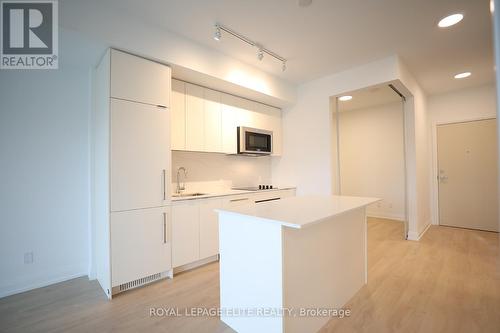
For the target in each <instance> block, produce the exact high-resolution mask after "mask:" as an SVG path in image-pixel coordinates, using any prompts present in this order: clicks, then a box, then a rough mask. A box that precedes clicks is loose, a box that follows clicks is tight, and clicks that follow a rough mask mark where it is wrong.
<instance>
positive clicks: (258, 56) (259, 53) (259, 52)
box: [257, 47, 264, 61]
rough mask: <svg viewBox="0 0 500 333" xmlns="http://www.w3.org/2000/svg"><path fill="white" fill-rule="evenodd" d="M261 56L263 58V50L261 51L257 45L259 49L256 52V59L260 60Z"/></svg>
mask: <svg viewBox="0 0 500 333" xmlns="http://www.w3.org/2000/svg"><path fill="white" fill-rule="evenodd" d="M262 58H264V52H263V51H262V48H261V47H259V51H258V52H257V59H259V60H260V61H262Z"/></svg>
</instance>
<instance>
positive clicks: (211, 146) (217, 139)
mask: <svg viewBox="0 0 500 333" xmlns="http://www.w3.org/2000/svg"><path fill="white" fill-rule="evenodd" d="M204 103H205V104H204V119H205V124H204V130H203V132H204V140H203V141H204V143H205V149H204V150H205V151H211V152H223V150H222V129H221V125H222V113H221V112H222V111H221V93H220V92H218V91H215V90H211V89H205V90H204Z"/></svg>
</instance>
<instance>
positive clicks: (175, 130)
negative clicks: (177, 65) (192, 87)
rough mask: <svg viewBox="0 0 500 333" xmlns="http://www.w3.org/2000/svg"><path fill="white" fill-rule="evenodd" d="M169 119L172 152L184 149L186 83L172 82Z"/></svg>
mask: <svg viewBox="0 0 500 333" xmlns="http://www.w3.org/2000/svg"><path fill="white" fill-rule="evenodd" d="M170 119H171V121H172V126H171V127H172V128H171V138H172V142H171V145H172V150H185V149H186V83H184V82H183V81H179V80H172V103H171V112H170Z"/></svg>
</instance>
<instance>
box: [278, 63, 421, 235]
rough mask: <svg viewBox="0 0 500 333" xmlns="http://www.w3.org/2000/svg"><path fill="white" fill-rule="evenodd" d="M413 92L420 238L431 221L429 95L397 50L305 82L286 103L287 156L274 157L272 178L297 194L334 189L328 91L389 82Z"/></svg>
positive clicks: (412, 172)
mask: <svg viewBox="0 0 500 333" xmlns="http://www.w3.org/2000/svg"><path fill="white" fill-rule="evenodd" d="M396 81H397V82H398V83H399V82H400V83H402V85H403V86H404V87H405V89H407V91H406V93H407V95H408V94H411V97H410V98H408V100H407V103H406V107H405V118H406V144H407V170H408V175H409V177H408V178H409V179H408V184H407V188H408V201H409V204H408V215H409V229H410V230H409V232H408V235H409V239H412V240H417V239H419V236H420V235H421V234H422V232H423V231H424V230H425V229H426V227H427V226H428V225H429V224H430V182H429V177H428V176H429V173H430V163H429V158H428V152H429V151H430V150H428V146H429V145H430V143H429V142H430V141H429V140H428V139H427V138H428V134H429V133H428V132H429V130H428V126H427V119H426V96H425V93H424V92H423V91H422V89H421V88H420V86H419V85H418V83H417V82H416V81H415V80H414V79H413V76H412V75H411V74H410V73H409V71H408V70H407V69H406V68H405V66H404V64H403V63H402V62H401V60H400V59H399V58H398V57H397V56H393V57H388V58H385V59H382V60H379V61H375V62H372V63H369V64H366V65H363V66H359V67H356V68H353V69H350V70H347V71H344V72H340V73H336V74H333V75H329V76H327V77H324V78H320V79H317V80H313V81H311V82H308V83H305V84H303V85H301V86H299V88H298V94H297V103H296V104H295V105H294V106H292V107H289V108H284V109H283V138H284V144H283V156H282V157H281V158H280V159H276V160H273V180H274V181H275V182H276V183H277V184H278V185H279V184H280V183H282V184H295V185H297V193H298V194H310V193H319V194H331V193H333V192H334V188H335V184H334V180H335V177H334V174H335V167H334V166H335V165H336V164H335V163H336V161H335V159H334V156H335V149H334V146H333V142H334V140H333V139H332V136H333V135H334V134H335V131H334V129H333V121H332V119H331V115H332V112H331V107H330V97H331V96H337V95H340V94H342V93H345V92H349V91H353V90H358V89H361V88H365V87H370V86H374V85H379V84H382V83H389V82H396Z"/></svg>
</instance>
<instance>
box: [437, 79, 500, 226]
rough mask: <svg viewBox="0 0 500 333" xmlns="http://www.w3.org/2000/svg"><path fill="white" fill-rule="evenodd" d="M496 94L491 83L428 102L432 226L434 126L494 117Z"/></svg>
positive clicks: (444, 95)
mask: <svg viewBox="0 0 500 333" xmlns="http://www.w3.org/2000/svg"><path fill="white" fill-rule="evenodd" d="M496 107H497V103H496V92H495V85H494V84H493V83H491V84H487V85H483V86H479V87H472V88H467V89H462V90H458V91H453V92H449V93H446V94H441V95H433V96H431V97H430V98H429V101H428V117H429V125H430V133H431V137H432V143H431V147H432V150H431V152H432V159H431V163H432V173H431V175H430V181H431V184H432V201H431V202H432V223H433V224H438V216H439V215H438V206H437V203H438V202H437V194H438V193H437V188H438V183H437V144H436V142H437V141H436V126H437V125H438V124H445V123H452V122H460V121H467V120H475V119H484V118H494V117H496Z"/></svg>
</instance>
